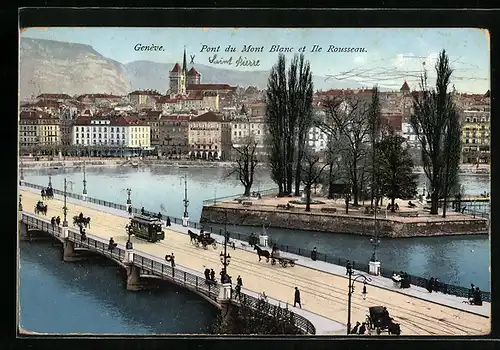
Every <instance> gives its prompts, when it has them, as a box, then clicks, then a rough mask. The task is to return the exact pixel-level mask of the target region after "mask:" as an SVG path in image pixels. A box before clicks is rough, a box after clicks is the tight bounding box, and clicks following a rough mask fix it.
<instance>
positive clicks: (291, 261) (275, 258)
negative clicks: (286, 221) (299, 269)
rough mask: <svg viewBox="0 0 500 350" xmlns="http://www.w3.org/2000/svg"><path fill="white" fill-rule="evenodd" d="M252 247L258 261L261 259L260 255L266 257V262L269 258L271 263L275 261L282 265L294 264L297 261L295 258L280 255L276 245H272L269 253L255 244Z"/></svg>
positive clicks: (273, 263)
mask: <svg viewBox="0 0 500 350" xmlns="http://www.w3.org/2000/svg"><path fill="white" fill-rule="evenodd" d="M253 249H254V250H256V251H257V255H258V256H259V261H261V257H264V258H266V262H269V260H271V265H276V263H277V262H278V263H279V264H280V265H281V266H283V267H287V266H288V265H290V266H295V262H296V261H297V259H293V258H287V257H282V256H280V252H279V250H278V247H277V246H276V245H275V246H274V247H273V250H272V252H271V253H269V251H267V250H265V249H262V248H261V247H259V246H258V245H257V244H255V245H254V247H253Z"/></svg>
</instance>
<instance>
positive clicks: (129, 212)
mask: <svg viewBox="0 0 500 350" xmlns="http://www.w3.org/2000/svg"><path fill="white" fill-rule="evenodd" d="M128 215H132V206H129V207H128Z"/></svg>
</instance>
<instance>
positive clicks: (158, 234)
mask: <svg viewBox="0 0 500 350" xmlns="http://www.w3.org/2000/svg"><path fill="white" fill-rule="evenodd" d="M127 233H128V234H129V235H135V236H136V237H137V238H142V239H146V240H147V241H148V242H152V243H155V242H157V241H159V240H162V239H165V232H163V230H162V223H161V220H159V219H158V218H156V217H150V216H145V215H134V217H133V218H132V219H130V224H129V225H127Z"/></svg>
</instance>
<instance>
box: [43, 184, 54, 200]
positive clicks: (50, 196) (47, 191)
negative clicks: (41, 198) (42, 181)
mask: <svg viewBox="0 0 500 350" xmlns="http://www.w3.org/2000/svg"><path fill="white" fill-rule="evenodd" d="M45 198H47V199H54V191H53V190H52V187H47V188H46V189H45Z"/></svg>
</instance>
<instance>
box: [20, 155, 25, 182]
mask: <svg viewBox="0 0 500 350" xmlns="http://www.w3.org/2000/svg"><path fill="white" fill-rule="evenodd" d="M19 172H20V174H19V175H20V176H19V179H20V180H21V181H24V164H23V158H21V166H20V169H19ZM21 181H19V185H20V184H21Z"/></svg>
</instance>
